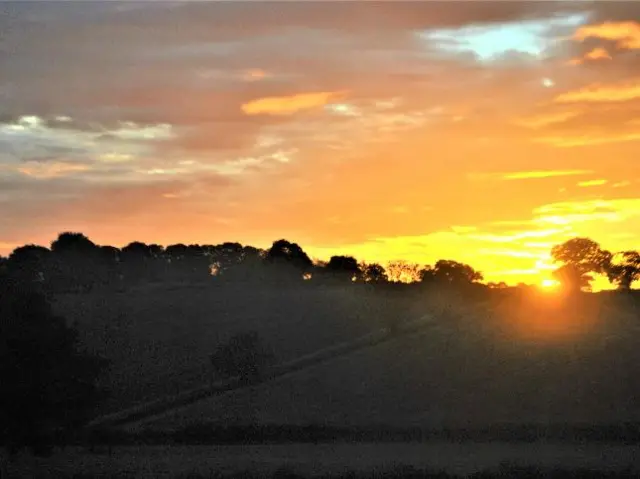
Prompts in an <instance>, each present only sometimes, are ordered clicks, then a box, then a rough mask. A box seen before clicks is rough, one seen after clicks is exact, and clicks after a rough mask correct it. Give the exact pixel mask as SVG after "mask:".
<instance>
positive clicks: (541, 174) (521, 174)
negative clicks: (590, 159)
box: [502, 170, 591, 180]
mask: <svg viewBox="0 0 640 479" xmlns="http://www.w3.org/2000/svg"><path fill="white" fill-rule="evenodd" d="M589 173H591V171H589V170H538V171H518V172H515V173H505V174H504V175H503V176H502V178H503V179H505V180H527V179H537V178H553V177H555V176H576V175H586V174H589Z"/></svg>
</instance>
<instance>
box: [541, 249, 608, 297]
mask: <svg viewBox="0 0 640 479" xmlns="http://www.w3.org/2000/svg"><path fill="white" fill-rule="evenodd" d="M551 257H552V258H553V260H554V261H555V262H556V263H562V264H563V265H564V266H570V267H571V268H570V269H564V270H558V273H557V274H556V275H555V276H556V278H558V279H559V278H561V277H564V278H565V279H569V278H572V279H571V280H570V282H569V283H568V285H570V286H574V287H575V285H577V284H582V285H585V286H582V287H585V288H588V287H590V285H591V281H592V280H593V276H592V274H606V273H607V272H608V271H609V269H610V265H611V259H612V257H613V255H612V254H611V253H610V252H609V251H607V250H605V249H602V248H601V247H600V245H599V244H598V243H596V242H595V241H593V240H592V239H589V238H572V239H570V240H567V241H565V242H564V243H562V244H559V245H556V246H554V247H553V248H552V249H551ZM576 274H579V275H581V276H583V278H582V279H576V278H575V275H576ZM559 281H560V282H562V280H561V279H559Z"/></svg>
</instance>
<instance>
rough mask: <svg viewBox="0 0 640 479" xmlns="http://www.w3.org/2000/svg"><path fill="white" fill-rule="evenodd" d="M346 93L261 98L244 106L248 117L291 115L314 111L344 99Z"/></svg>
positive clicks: (301, 94)
mask: <svg viewBox="0 0 640 479" xmlns="http://www.w3.org/2000/svg"><path fill="white" fill-rule="evenodd" d="M344 95H345V92H326V91H323V92H313V93H300V94H297V95H291V96H274V97H266V98H260V99H258V100H253V101H250V102H247V103H245V104H243V105H242V111H243V112H245V113H246V114H247V115H291V114H293V113H297V112H299V111H303V110H312V109H314V108H318V107H321V106H324V105H326V104H328V103H330V102H332V101H335V100H338V99H340V98H342V97H344Z"/></svg>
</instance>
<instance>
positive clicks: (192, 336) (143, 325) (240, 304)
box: [54, 285, 426, 412]
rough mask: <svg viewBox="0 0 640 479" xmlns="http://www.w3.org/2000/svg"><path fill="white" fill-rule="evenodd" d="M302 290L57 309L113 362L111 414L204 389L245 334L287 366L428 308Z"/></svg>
mask: <svg viewBox="0 0 640 479" xmlns="http://www.w3.org/2000/svg"><path fill="white" fill-rule="evenodd" d="M304 286H305V285H302V286H298V287H290V288H284V289H283V288H281V287H280V288H274V287H264V286H263V287H258V288H240V287H237V286H224V285H199V286H179V287H166V286H164V287H162V286H160V287H148V288H143V289H137V290H134V291H129V292H120V293H118V292H113V291H102V292H101V291H95V292H91V293H84V294H67V295H59V296H57V297H56V298H55V302H54V307H55V310H56V312H58V313H59V314H61V315H63V316H65V317H66V318H68V319H69V320H70V321H77V323H78V326H79V329H80V332H81V339H82V340H83V342H84V343H85V344H86V345H87V346H88V347H89V349H91V350H93V351H97V352H99V353H100V354H102V355H104V356H105V357H107V358H109V359H110V360H111V361H112V367H111V371H110V373H109V376H108V377H107V378H106V385H107V387H108V388H109V389H110V391H111V396H110V398H109V400H108V401H107V402H106V403H105V405H104V407H103V411H104V412H107V411H115V410H119V409H122V408H125V407H128V406H131V405H134V404H137V403H140V402H144V401H147V400H153V399H157V398H159V397H163V396H167V395H174V394H177V393H179V392H181V391H184V390H185V389H188V388H191V387H196V386H199V385H202V384H205V383H206V382H207V381H209V380H210V379H211V370H210V367H209V360H208V356H209V354H210V353H211V352H213V350H214V348H215V347H216V345H217V344H219V343H220V342H223V341H225V340H226V339H228V338H229V337H230V336H231V335H233V334H235V333H238V332H242V331H248V330H252V331H257V332H258V333H259V334H260V337H261V338H262V339H263V340H264V341H265V343H266V344H267V345H268V346H269V347H270V348H271V349H272V350H273V352H274V354H275V356H276V360H277V361H278V362H284V361H289V360H291V359H294V358H297V357H300V356H302V355H304V354H308V353H311V352H314V351H317V350H320V349H322V348H325V347H327V346H331V345H334V344H336V343H339V342H343V341H347V340H350V339H354V338H357V337H359V336H362V335H364V334H366V333H368V332H371V331H373V330H376V329H379V328H381V327H383V326H384V325H385V324H386V322H387V321H389V319H390V318H401V319H402V318H405V317H412V316H415V315H417V314H420V313H421V312H423V311H424V310H425V308H426V306H425V300H424V298H420V299H417V298H416V297H415V296H412V297H411V298H409V299H408V298H407V296H406V295H399V294H397V293H395V292H393V293H384V292H380V291H376V292H372V291H371V290H370V289H368V288H365V287H362V288H360V287H350V288H348V289H344V288H339V287H314V288H309V287H304Z"/></svg>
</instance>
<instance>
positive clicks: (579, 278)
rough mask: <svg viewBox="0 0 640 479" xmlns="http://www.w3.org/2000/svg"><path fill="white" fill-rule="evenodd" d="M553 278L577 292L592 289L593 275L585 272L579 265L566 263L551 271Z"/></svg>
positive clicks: (569, 289) (567, 288) (568, 289)
mask: <svg viewBox="0 0 640 479" xmlns="http://www.w3.org/2000/svg"><path fill="white" fill-rule="evenodd" d="M551 274H552V276H553V278H554V279H555V280H556V281H558V282H560V284H561V285H562V287H563V288H565V289H566V290H567V291H571V292H577V291H580V290H582V289H585V290H590V289H591V281H593V276H591V275H590V274H588V273H586V272H584V271H583V270H582V269H581V268H580V267H579V266H576V265H574V264H565V265H564V266H560V267H559V268H558V269H556V270H555V271H553V273H551Z"/></svg>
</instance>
